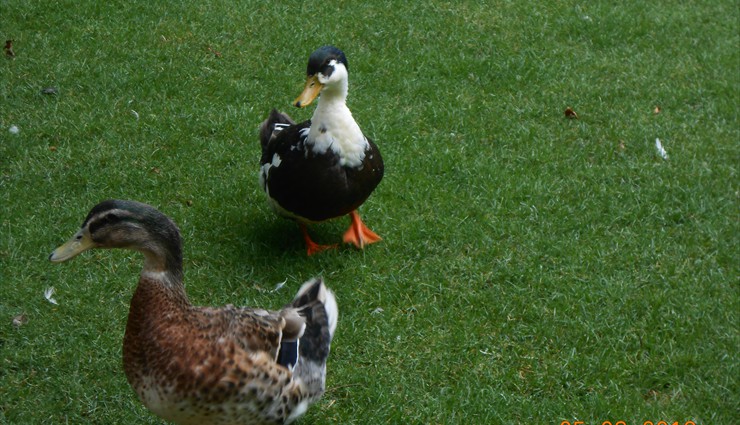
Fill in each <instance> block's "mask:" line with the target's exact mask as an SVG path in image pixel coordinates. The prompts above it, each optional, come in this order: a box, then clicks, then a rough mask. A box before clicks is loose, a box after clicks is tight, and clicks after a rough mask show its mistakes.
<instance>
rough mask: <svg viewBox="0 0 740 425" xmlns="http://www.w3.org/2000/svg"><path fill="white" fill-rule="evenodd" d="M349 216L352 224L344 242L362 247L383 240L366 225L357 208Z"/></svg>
mask: <svg viewBox="0 0 740 425" xmlns="http://www.w3.org/2000/svg"><path fill="white" fill-rule="evenodd" d="M349 217H350V219H351V220H352V224H350V226H349V229H347V231H346V232H344V238H343V239H344V242H346V243H351V244H354V245H355V246H356V247H358V248H360V249H362V248H364V247H365V245H368V244H371V243H375V242H378V241H381V240H383V238H381V237H380V236H378V235H377V234H376V233H375V232H373V231H372V230H370V229H368V228H367V226H365V223H363V222H362V219H360V214H358V213H357V210H354V211H352V212H351V213H349Z"/></svg>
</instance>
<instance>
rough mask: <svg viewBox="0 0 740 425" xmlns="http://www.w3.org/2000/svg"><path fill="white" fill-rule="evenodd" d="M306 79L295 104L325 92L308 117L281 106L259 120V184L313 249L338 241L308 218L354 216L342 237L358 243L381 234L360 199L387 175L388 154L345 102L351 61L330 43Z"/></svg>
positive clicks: (307, 102)
mask: <svg viewBox="0 0 740 425" xmlns="http://www.w3.org/2000/svg"><path fill="white" fill-rule="evenodd" d="M306 74H307V78H306V85H305V88H304V90H303V92H302V93H301V95H300V96H298V98H297V99H296V100H295V101H294V105H295V106H297V107H300V108H303V107H306V106H308V105H310V104H311V103H312V102H313V100H314V99H316V97H319V100H318V105H317V106H316V110H315V111H314V113H313V116H312V117H311V119H310V120H308V121H304V122H302V123H299V124H296V123H295V122H294V121H293V120H292V119H291V118H290V117H289V116H288V115H287V114H284V113H281V112H279V111H277V110H275V109H273V110H272V112H271V113H270V115H269V117H268V118H267V119H266V120H265V121H264V122H262V124H261V125H260V142H261V144H262V159H261V160H260V165H261V168H260V174H259V178H260V185H261V186H262V188H263V189H264V191H265V192H266V193H267V197H268V199H269V203H270V205H271V206H272V208H273V209H274V210H275V211H276V212H277V213H278V214H279V215H281V216H283V217H287V218H290V219H293V220H295V221H296V222H298V224H299V226H300V229H301V232H302V234H303V238H304V240H305V242H306V249H307V252H308V255H312V254H315V253H317V252H320V251H322V250H324V249H327V248H331V247H334V246H335V245H320V244H317V243H315V242H314V241H313V240H312V239H311V237H310V236H309V234H308V230H307V228H306V225H307V224H312V223H319V222H322V221H325V220H329V219H333V218H337V217H342V216H345V215H349V216H350V220H351V224H350V227H349V229H348V230H347V231H346V232H345V233H344V237H343V240H344V242H346V243H351V244H354V245H355V246H357V247H358V248H364V246H365V245H366V244H371V243H373V242H378V241H380V240H381V238H380V236H378V235H377V234H376V233H375V232H373V231H372V230H370V229H369V228H368V227H367V226H366V225H365V224H364V223H363V222H362V220H361V219H360V214H359V213H358V212H357V208H358V207H359V206H360V205H362V204H363V203H364V202H365V200H367V198H368V197H369V196H370V194H371V193H372V192H373V190H375V187H376V186H378V184H379V183H380V180H381V179H382V178H383V158H382V157H381V155H380V151H379V150H378V147H377V146H376V145H375V143H373V141H372V140H370V139H369V138H368V137H366V136H365V135H364V134H363V133H362V130H361V129H360V126H359V125H357V122H356V121H355V120H354V118H353V117H352V112H350V110H349V108H348V107H347V103H346V100H347V92H348V86H349V82H348V79H349V66H348V64H347V58H346V56H345V55H344V53H343V52H342V51H341V50H339V49H338V48H336V47H334V46H324V47H321V48H319V49H317V50H316V51H314V52H313V53H311V56H310V57H309V59H308V67H307V71H306Z"/></svg>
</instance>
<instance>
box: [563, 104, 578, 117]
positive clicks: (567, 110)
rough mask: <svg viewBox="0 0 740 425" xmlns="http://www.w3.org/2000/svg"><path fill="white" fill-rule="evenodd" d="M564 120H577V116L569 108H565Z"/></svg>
mask: <svg viewBox="0 0 740 425" xmlns="http://www.w3.org/2000/svg"><path fill="white" fill-rule="evenodd" d="M565 118H570V119H572V120H575V119H578V114H576V111H574V110H573V108H571V107H570V106H568V107H567V108H565Z"/></svg>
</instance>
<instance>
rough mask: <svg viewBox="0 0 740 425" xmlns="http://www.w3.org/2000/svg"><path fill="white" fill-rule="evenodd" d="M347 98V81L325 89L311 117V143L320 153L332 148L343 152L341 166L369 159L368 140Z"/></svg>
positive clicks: (352, 164)
mask: <svg viewBox="0 0 740 425" xmlns="http://www.w3.org/2000/svg"><path fill="white" fill-rule="evenodd" d="M346 100H347V81H346V80H344V81H341V82H339V83H338V84H336V85H333V86H331V87H326V88H324V90H323V91H322V92H321V97H320V98H319V102H318V105H317V106H316V110H315V111H314V113H313V117H312V118H311V129H310V130H309V132H308V142H309V143H310V144H312V145H313V150H314V151H315V152H316V153H320V154H323V153H325V152H326V151H327V150H329V149H331V150H332V151H333V152H334V153H336V154H337V155H339V157H340V163H341V165H346V166H349V167H356V166H359V165H360V164H361V163H362V160H363V159H364V158H365V149H366V148H367V140H366V139H365V136H364V135H363V134H362V130H361V129H360V126H359V125H357V122H356V121H355V119H354V118H353V117H352V112H350V110H349V108H348V107H347V104H346Z"/></svg>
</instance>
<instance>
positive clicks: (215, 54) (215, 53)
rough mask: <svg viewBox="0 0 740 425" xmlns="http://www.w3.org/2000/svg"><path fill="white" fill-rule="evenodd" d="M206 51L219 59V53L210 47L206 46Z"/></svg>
mask: <svg viewBox="0 0 740 425" xmlns="http://www.w3.org/2000/svg"><path fill="white" fill-rule="evenodd" d="M208 51H209V52H211V53H213V56H215V57H217V58H220V57H221V52H219V51H218V50H215V49H214V48H213V47H211V46H208Z"/></svg>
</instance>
